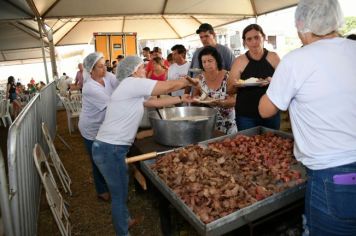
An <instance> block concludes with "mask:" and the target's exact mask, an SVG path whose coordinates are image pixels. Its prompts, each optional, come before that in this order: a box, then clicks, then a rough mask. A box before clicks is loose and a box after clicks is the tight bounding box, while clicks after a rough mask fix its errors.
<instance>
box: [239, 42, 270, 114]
mask: <svg viewBox="0 0 356 236" xmlns="http://www.w3.org/2000/svg"><path fill="white" fill-rule="evenodd" d="M263 50H264V53H263V56H262V58H261V59H260V60H258V61H256V60H254V59H252V58H251V57H250V54H249V51H247V52H246V54H245V55H246V57H247V59H248V60H249V62H248V64H247V66H246V68H245V70H244V71H243V72H242V73H241V78H240V79H242V80H247V79H249V78H251V77H255V78H262V79H265V78H267V77H272V75H273V73H274V68H273V66H272V65H271V64H270V63H269V62H268V61H267V59H266V57H267V54H268V50H267V49H265V48H264V49H263ZM267 88H268V86H264V87H259V86H254V87H240V88H238V89H237V96H236V105H235V110H236V114H237V115H238V116H246V117H250V118H260V114H259V112H258V104H259V101H260V98H261V97H262V95H263V94H265V93H266V90H267Z"/></svg>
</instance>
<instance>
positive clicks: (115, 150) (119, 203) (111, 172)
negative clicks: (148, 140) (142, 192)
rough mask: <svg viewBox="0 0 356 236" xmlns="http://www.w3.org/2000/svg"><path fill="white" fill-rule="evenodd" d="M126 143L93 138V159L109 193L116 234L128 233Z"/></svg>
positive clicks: (124, 235) (127, 149)
mask: <svg viewBox="0 0 356 236" xmlns="http://www.w3.org/2000/svg"><path fill="white" fill-rule="evenodd" d="M129 148H130V146H128V145H112V144H108V143H105V142H101V141H98V140H95V141H94V143H93V160H94V162H95V164H96V165H97V167H98V168H99V170H100V172H101V173H102V174H103V176H104V178H105V181H106V183H107V185H108V187H109V191H110V194H111V199H112V200H111V214H112V221H113V225H114V228H115V232H116V235H119V236H127V235H128V221H129V212H128V208H127V205H126V202H127V195H128V183H129V176H128V167H127V165H126V162H125V157H126V154H127V152H128V151H129Z"/></svg>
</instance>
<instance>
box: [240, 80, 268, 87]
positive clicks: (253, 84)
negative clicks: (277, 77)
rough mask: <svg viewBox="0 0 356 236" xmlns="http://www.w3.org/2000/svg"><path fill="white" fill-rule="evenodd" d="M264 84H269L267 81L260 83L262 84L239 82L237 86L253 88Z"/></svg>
mask: <svg viewBox="0 0 356 236" xmlns="http://www.w3.org/2000/svg"><path fill="white" fill-rule="evenodd" d="M264 84H268V82H267V81H260V82H242V83H240V82H237V84H236V85H235V86H236V87H252V86H261V85H264Z"/></svg>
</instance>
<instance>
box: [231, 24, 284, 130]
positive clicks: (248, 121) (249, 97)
mask: <svg viewBox="0 0 356 236" xmlns="http://www.w3.org/2000/svg"><path fill="white" fill-rule="evenodd" d="M265 38H266V35H265V33H264V32H263V30H262V28H261V26H259V25H257V24H251V25H248V26H247V27H246V28H245V29H244V30H243V33H242V39H243V43H244V46H245V47H247V48H248V51H247V52H246V53H245V54H243V55H240V56H239V57H237V58H236V60H235V62H234V64H233V65H232V68H231V73H230V74H231V77H232V78H233V79H232V80H230V83H229V92H230V93H237V96H236V105H235V112H236V124H237V127H238V128H239V130H244V129H249V128H253V127H255V126H259V125H261V126H265V127H268V128H272V129H277V130H278V129H279V126H280V115H279V113H277V114H276V115H275V116H273V117H271V118H268V119H263V118H261V116H260V115H259V113H258V102H259V100H260V98H261V97H262V95H263V94H265V93H266V90H267V88H268V84H269V82H270V78H271V77H272V75H273V73H274V70H275V68H276V67H277V65H278V63H279V60H280V59H279V57H278V55H277V54H276V53H275V52H270V51H268V50H267V49H265V48H264V46H263V43H264V41H265ZM250 78H258V79H260V80H264V81H265V82H264V83H261V85H260V86H258V85H257V86H245V85H244V83H243V82H244V81H245V80H248V79H250ZM239 81H242V82H239ZM256 84H257V83H256ZM262 85H263V86H262ZM236 87H237V88H236Z"/></svg>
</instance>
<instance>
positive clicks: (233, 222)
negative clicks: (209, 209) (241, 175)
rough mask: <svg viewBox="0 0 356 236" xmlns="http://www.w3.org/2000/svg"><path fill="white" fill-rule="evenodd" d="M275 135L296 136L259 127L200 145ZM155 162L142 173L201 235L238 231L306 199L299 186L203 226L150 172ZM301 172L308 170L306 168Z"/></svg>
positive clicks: (144, 167)
mask: <svg viewBox="0 0 356 236" xmlns="http://www.w3.org/2000/svg"><path fill="white" fill-rule="evenodd" d="M266 132H272V133H274V134H276V135H278V136H280V137H283V138H291V139H293V136H292V134H290V133H286V132H282V131H277V130H273V129H268V128H265V127H255V128H252V129H248V130H244V131H241V132H238V133H237V134H233V135H226V136H221V137H218V138H214V139H209V140H206V141H203V142H200V143H199V145H202V146H205V145H207V144H208V143H211V142H216V141H220V140H223V139H225V138H227V137H235V136H236V135H238V134H243V135H247V136H253V135H257V134H263V133H266ZM153 163H155V160H154V159H153V160H147V161H144V162H141V169H142V171H143V172H144V173H145V174H146V176H147V177H148V178H149V179H150V180H151V182H152V183H153V184H154V185H155V186H156V187H157V188H158V189H159V191H160V192H161V193H162V194H163V195H164V196H165V197H166V198H167V199H168V200H169V201H170V202H171V204H172V205H173V206H174V207H175V208H176V209H177V210H178V211H179V212H180V214H181V215H182V216H183V217H184V218H185V219H186V220H187V221H188V222H189V223H190V224H191V225H192V226H193V227H194V228H195V229H196V230H197V232H198V233H199V234H200V235H207V236H210V235H214V236H215V235H222V234H225V233H227V232H230V231H232V230H234V229H237V228H239V227H241V226H243V225H245V224H248V223H250V222H252V221H254V220H257V219H259V218H261V217H263V216H265V215H267V214H269V213H271V212H273V211H276V210H278V209H281V208H283V207H285V206H287V205H288V204H290V203H293V202H295V201H297V200H299V199H302V198H303V197H304V192H305V186H306V185H305V183H302V184H299V185H296V186H294V187H292V188H289V189H286V190H284V191H282V192H279V193H276V194H274V195H272V196H270V197H268V198H265V199H263V200H261V201H258V202H256V203H254V204H252V205H250V206H248V207H245V208H243V209H240V210H237V211H235V212H233V213H231V214H229V215H227V216H225V217H222V218H219V219H217V220H215V221H212V222H210V223H208V224H205V223H203V222H202V221H201V220H200V219H199V218H198V217H197V216H196V214H195V213H194V212H193V211H192V210H191V209H190V208H189V207H188V206H187V205H186V204H185V203H184V202H183V201H182V200H181V199H180V198H179V197H178V196H177V195H176V194H175V193H174V192H173V191H172V190H171V189H170V188H169V187H168V186H167V185H166V184H165V183H164V182H163V181H162V180H161V178H160V177H159V176H158V175H157V174H156V173H155V172H154V171H153V170H152V169H151V168H150V165H151V164H153ZM300 168H302V169H304V167H302V165H300Z"/></svg>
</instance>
